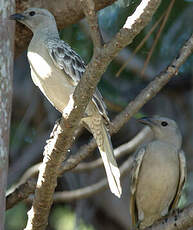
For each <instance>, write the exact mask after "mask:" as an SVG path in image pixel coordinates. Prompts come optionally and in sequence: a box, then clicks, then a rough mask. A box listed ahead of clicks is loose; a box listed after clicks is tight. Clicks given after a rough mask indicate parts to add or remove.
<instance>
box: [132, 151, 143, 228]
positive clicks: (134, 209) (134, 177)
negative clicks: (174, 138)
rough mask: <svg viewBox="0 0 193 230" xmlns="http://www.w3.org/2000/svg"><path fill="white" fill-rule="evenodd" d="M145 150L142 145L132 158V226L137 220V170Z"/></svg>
mask: <svg viewBox="0 0 193 230" xmlns="http://www.w3.org/2000/svg"><path fill="white" fill-rule="evenodd" d="M145 151H146V148H145V147H142V148H141V149H140V150H139V151H137V153H136V156H135V159H134V163H133V170H132V174H131V198H130V214H131V219H132V225H133V227H135V226H136V224H137V221H138V212H137V207H136V189H137V182H138V176H139V171H140V167H141V165H142V161H143V157H144V154H145Z"/></svg>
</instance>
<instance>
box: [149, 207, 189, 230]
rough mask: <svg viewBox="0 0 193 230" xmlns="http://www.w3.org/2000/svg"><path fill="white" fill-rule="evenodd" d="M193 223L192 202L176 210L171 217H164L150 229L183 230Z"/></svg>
mask: <svg viewBox="0 0 193 230" xmlns="http://www.w3.org/2000/svg"><path fill="white" fill-rule="evenodd" d="M192 223H193V204H191V205H189V206H188V207H186V208H184V209H183V210H177V211H176V212H175V213H174V214H172V216H171V217H169V218H166V219H165V220H164V221H162V222H160V223H158V224H155V225H153V226H152V227H151V228H146V229H151V230H176V229H178V230H185V229H189V228H190V227H192Z"/></svg>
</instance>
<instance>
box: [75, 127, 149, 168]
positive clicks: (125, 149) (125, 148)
mask: <svg viewBox="0 0 193 230" xmlns="http://www.w3.org/2000/svg"><path fill="white" fill-rule="evenodd" d="M150 135H152V132H151V130H150V129H149V128H148V127H145V128H143V129H142V130H141V131H140V132H139V133H138V134H137V135H136V136H135V137H134V138H133V139H132V140H131V141H129V142H127V143H125V144H123V145H120V146H119V147H118V148H116V149H114V154H115V157H116V159H118V158H120V157H122V156H124V155H126V154H131V153H132V152H133V151H135V149H136V148H137V147H138V146H139V145H141V144H142V143H143V142H144V139H146V138H147V136H150ZM102 165H103V161H102V159H101V158H99V159H97V160H95V161H92V162H81V163H79V164H78V165H77V166H76V167H75V168H74V169H73V172H84V171H89V170H93V169H95V168H98V167H101V166H102Z"/></svg>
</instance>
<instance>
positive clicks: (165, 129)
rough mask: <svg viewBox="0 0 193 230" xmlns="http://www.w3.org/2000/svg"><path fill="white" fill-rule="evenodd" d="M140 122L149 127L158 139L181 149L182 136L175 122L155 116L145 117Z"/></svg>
mask: <svg viewBox="0 0 193 230" xmlns="http://www.w3.org/2000/svg"><path fill="white" fill-rule="evenodd" d="M138 121H139V122H140V123H142V124H145V125H148V126H149V127H150V128H151V129H152V131H153V134H154V137H155V138H156V139H158V140H160V141H164V142H167V143H170V144H173V145H175V146H176V147H178V148H179V149H180V148H181V144H182V135H181V133H180V130H179V128H178V125H177V124H176V122H175V121H174V120H171V119H169V118H166V117H159V116H155V117H144V118H141V119H139V120H138Z"/></svg>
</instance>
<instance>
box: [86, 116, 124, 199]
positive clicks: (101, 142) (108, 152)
mask: <svg viewBox="0 0 193 230" xmlns="http://www.w3.org/2000/svg"><path fill="white" fill-rule="evenodd" d="M86 123H87V125H88V126H89V129H90V131H91V132H92V134H93V136H94V138H95V140H96V142H97V145H98V148H99V151H100V154H101V157H102V160H103V164H104V167H105V170H106V174H107V179H108V183H109V187H110V190H111V192H112V193H113V194H115V195H116V196H117V197H119V198H120V196H121V193H122V189H121V184H120V171H119V168H118V166H117V163H116V160H115V157H114V153H113V147H112V144H111V139H110V135H109V133H108V131H107V128H106V127H105V124H104V123H103V121H102V119H101V117H100V118H98V117H97V118H95V119H94V118H93V117H92V121H89V122H88V120H87V122H86Z"/></svg>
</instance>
